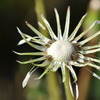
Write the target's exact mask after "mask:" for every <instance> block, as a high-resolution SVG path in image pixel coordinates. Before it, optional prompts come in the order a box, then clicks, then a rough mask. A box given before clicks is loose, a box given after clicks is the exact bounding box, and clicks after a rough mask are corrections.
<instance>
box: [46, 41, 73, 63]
mask: <svg viewBox="0 0 100 100" xmlns="http://www.w3.org/2000/svg"><path fill="white" fill-rule="evenodd" d="M73 50H74V47H73V45H72V44H71V43H70V42H69V41H65V40H58V41H56V42H54V43H53V44H52V45H51V46H50V47H49V48H48V49H47V54H48V55H50V56H52V58H53V59H55V60H57V61H68V60H69V58H70V56H71V54H72V52H73Z"/></svg>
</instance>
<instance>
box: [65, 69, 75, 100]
mask: <svg viewBox="0 0 100 100" xmlns="http://www.w3.org/2000/svg"><path fill="white" fill-rule="evenodd" d="M65 70H66V80H65V82H64V87H65V93H66V94H65V95H66V100H75V99H74V96H73V94H72V91H71V88H70V86H71V80H70V74H69V71H68V69H67V68H66V69H65Z"/></svg>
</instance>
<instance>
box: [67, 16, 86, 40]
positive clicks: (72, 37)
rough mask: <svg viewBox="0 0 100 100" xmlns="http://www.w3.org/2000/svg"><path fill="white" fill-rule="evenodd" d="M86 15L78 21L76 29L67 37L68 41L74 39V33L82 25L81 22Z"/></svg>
mask: <svg viewBox="0 0 100 100" xmlns="http://www.w3.org/2000/svg"><path fill="white" fill-rule="evenodd" d="M86 15H87V14H85V15H84V16H83V17H82V18H81V20H80V21H79V23H78V25H77V26H76V28H75V29H74V31H73V32H72V33H71V35H70V36H69V38H68V40H70V41H71V40H73V39H74V37H75V35H76V33H77V32H78V30H79V28H80V26H81V25H82V23H83V20H84V19H85V17H86Z"/></svg>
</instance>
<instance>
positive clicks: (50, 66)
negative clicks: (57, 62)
mask: <svg viewBox="0 0 100 100" xmlns="http://www.w3.org/2000/svg"><path fill="white" fill-rule="evenodd" d="M52 66H53V63H51V64H50V65H49V66H48V67H47V68H46V69H45V71H44V72H43V73H42V74H41V75H40V76H39V77H38V78H36V80H39V79H41V78H42V77H43V76H44V75H45V74H47V73H48V71H49V70H50V69H51V68H52Z"/></svg>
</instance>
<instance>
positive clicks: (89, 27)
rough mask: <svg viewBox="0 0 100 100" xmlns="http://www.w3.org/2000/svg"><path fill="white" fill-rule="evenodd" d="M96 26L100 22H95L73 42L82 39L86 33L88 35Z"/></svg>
mask: <svg viewBox="0 0 100 100" xmlns="http://www.w3.org/2000/svg"><path fill="white" fill-rule="evenodd" d="M96 24H100V21H95V22H94V23H93V24H92V25H91V26H90V27H89V28H88V29H87V30H85V31H84V32H82V33H81V34H80V35H79V36H77V37H76V38H75V39H74V41H78V40H79V39H80V38H82V37H83V36H84V35H85V34H86V33H88V32H89V31H90V30H91V29H92V28H93V27H94V26H95V25H96Z"/></svg>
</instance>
